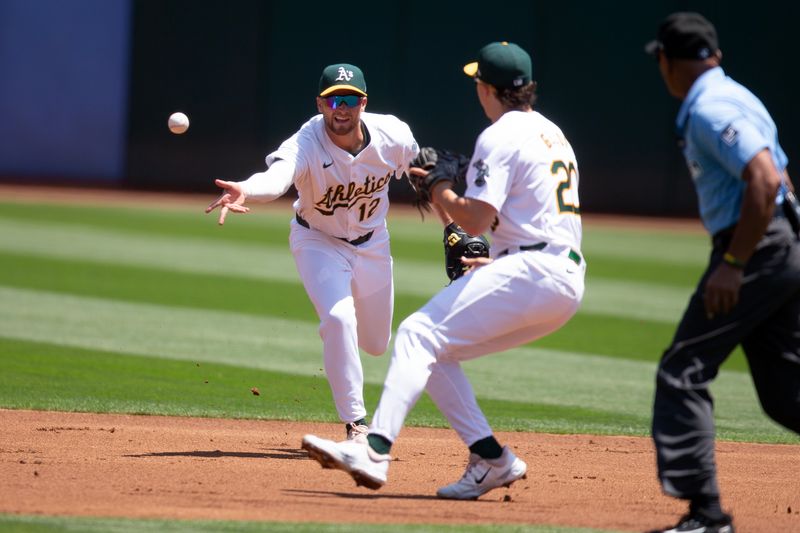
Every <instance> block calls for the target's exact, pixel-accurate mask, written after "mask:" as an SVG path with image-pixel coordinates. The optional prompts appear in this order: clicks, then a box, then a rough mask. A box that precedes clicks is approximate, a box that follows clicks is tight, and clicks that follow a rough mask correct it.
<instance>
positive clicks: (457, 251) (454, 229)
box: [444, 222, 489, 281]
mask: <svg viewBox="0 0 800 533" xmlns="http://www.w3.org/2000/svg"><path fill="white" fill-rule="evenodd" d="M462 257H489V241H487V240H486V238H485V237H484V236H483V235H478V236H477V237H474V236H472V235H470V234H469V233H467V232H466V231H464V230H463V229H462V228H461V226H459V225H458V224H456V223H455V222H452V223H450V224H449V225H448V226H447V227H446V228H444V263H445V272H446V273H447V277H448V278H450V281H455V280H457V279H458V278H460V277H461V276H463V275H464V274H465V273H466V271H467V269H468V268H469V267H468V266H467V265H465V264H464V263H462V262H461V258H462Z"/></svg>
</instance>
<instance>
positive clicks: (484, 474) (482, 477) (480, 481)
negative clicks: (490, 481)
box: [475, 469, 491, 485]
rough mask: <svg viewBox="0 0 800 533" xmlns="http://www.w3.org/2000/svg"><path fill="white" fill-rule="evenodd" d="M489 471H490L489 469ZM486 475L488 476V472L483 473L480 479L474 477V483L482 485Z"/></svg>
mask: <svg viewBox="0 0 800 533" xmlns="http://www.w3.org/2000/svg"><path fill="white" fill-rule="evenodd" d="M490 470H491V469H490ZM488 474H489V470H487V471H486V472H484V473H483V475H482V476H481V477H476V478H475V483H477V484H478V485H480V484H481V483H483V480H484V479H486V476H487V475H488Z"/></svg>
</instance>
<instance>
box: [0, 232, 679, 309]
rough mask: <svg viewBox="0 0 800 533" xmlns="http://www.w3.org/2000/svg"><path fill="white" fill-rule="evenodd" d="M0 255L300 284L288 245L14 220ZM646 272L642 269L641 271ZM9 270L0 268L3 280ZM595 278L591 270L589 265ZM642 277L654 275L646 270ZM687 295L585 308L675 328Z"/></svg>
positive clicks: (432, 271) (593, 292)
mask: <svg viewBox="0 0 800 533" xmlns="http://www.w3.org/2000/svg"><path fill="white" fill-rule="evenodd" d="M0 250H3V251H5V252H7V253H13V254H16V255H29V256H31V257H37V258H43V259H44V258H53V259H61V260H77V261H87V262H93V263H99V264H109V265H125V266H134V267H145V268H155V269H161V270H166V271H172V272H183V273H193V274H211V275H224V276H235V277H240V278H247V279H256V280H270V281H273V282H285V283H294V284H299V283H300V281H299V278H298V275H297V271H296V268H295V265H294V260H293V258H292V256H291V254H290V253H289V251H288V244H287V245H283V246H269V245H265V244H243V243H235V242H216V241H211V240H205V239H197V238H191V239H188V238H187V239H176V238H170V237H164V236H160V235H148V234H141V235H138V234H133V235H131V234H120V233H118V232H114V231H107V230H101V229H94V228H85V227H75V226H69V225H56V224H47V225H37V224H29V223H20V222H16V221H13V220H6V221H3V224H2V226H0ZM640 267H641V265H640ZM7 268H8V267H2V266H0V274H1V273H2V271H3V270H4V269H7ZM589 268H590V272H591V268H592V267H591V266H590V267H589ZM641 272H649V269H647V268H643V267H641ZM445 281H446V280H445V276H444V271H443V267H442V266H441V263H440V262H439V261H438V260H437V261H436V262H427V261H426V262H420V261H414V260H408V259H405V260H404V259H403V258H396V260H395V287H396V292H397V293H398V294H405V295H409V296H418V297H423V298H425V299H427V298H429V297H430V296H431V295H433V294H435V293H436V292H438V291H439V290H441V289H442V288H443V287H444V286H445ZM689 287H690V285H689V284H688V283H687V290H686V291H684V290H676V289H675V288H674V287H673V286H669V285H662V284H659V283H643V282H641V281H638V282H637V281H625V280H615V279H608V278H601V277H596V276H592V275H591V274H590V275H589V277H588V280H587V291H586V296H585V299H584V303H583V306H582V310H583V311H585V312H588V313H594V314H601V315H611V316H623V317H628V318H634V319H640V320H653V321H662V322H673V321H675V320H676V317H677V316H679V314H680V312H681V310H682V309H683V307H684V306H685V302H686V300H687V293H688V292H690V290H689Z"/></svg>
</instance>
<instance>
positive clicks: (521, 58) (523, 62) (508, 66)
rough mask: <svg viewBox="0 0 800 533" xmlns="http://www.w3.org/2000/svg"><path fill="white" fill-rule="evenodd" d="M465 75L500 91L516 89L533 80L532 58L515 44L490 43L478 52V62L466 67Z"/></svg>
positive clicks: (504, 42)
mask: <svg viewBox="0 0 800 533" xmlns="http://www.w3.org/2000/svg"><path fill="white" fill-rule="evenodd" d="M464 73H465V74H466V75H467V76H469V77H471V78H477V79H479V80H481V81H483V82H486V83H488V84H489V85H493V86H495V87H497V88H498V89H515V88H518V87H522V86H523V85H527V84H528V83H530V82H531V81H532V79H533V67H532V66H531V56H529V55H528V52H526V51H525V50H523V49H522V48H520V47H519V46H517V45H516V44H514V43H509V42H506V41H503V42H497V43H489V44H487V45H486V46H484V47H483V48H481V49H480V50H479V51H478V60H477V61H474V62H472V63H469V64H467V65H464Z"/></svg>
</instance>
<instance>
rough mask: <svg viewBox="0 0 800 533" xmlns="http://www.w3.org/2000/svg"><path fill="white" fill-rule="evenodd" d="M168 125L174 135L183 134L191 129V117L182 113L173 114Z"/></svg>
mask: <svg viewBox="0 0 800 533" xmlns="http://www.w3.org/2000/svg"><path fill="white" fill-rule="evenodd" d="M167 125H168V126H169V131H171V132H172V133H175V134H181V133H183V132H185V131H186V130H188V129H189V117H187V116H186V115H185V114H184V113H181V112H176V113H173V114H171V115H170V116H169V120H168V121H167Z"/></svg>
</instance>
